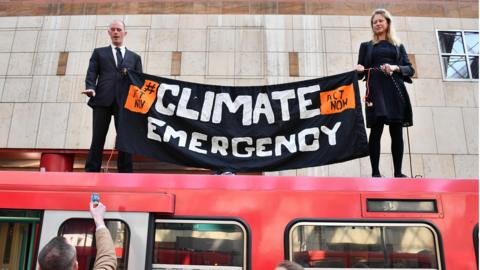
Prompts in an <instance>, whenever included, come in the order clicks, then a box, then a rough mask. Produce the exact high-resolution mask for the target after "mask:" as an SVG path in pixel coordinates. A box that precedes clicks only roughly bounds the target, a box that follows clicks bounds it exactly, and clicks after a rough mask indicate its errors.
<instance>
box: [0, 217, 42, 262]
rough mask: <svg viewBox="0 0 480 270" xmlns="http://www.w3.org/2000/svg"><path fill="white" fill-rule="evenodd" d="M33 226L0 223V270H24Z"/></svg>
mask: <svg viewBox="0 0 480 270" xmlns="http://www.w3.org/2000/svg"><path fill="white" fill-rule="evenodd" d="M33 228H35V225H33V224H28V223H14V222H2V223H0V269H26V268H27V260H28V251H29V242H30V237H31V235H32V233H34V231H33V230H32V229H33Z"/></svg>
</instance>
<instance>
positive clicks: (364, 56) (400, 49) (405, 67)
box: [358, 41, 415, 83]
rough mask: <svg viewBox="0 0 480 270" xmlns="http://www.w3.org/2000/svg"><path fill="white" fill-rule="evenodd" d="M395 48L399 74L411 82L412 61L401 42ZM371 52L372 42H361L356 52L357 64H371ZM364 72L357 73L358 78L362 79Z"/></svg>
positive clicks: (366, 65)
mask: <svg viewBox="0 0 480 270" xmlns="http://www.w3.org/2000/svg"><path fill="white" fill-rule="evenodd" d="M395 49H396V50H397V57H396V61H395V64H396V65H398V67H399V68H400V74H401V75H402V78H403V81H404V82H407V83H412V79H411V77H412V76H413V74H415V70H414V69H413V67H412V63H410V60H409V59H408V54H407V51H406V50H405V47H404V46H403V44H400V45H399V46H395ZM372 53H373V42H372V41H367V42H363V43H362V44H361V45H360V51H359V52H358V64H360V65H362V66H364V67H365V68H370V67H371V64H372ZM364 75H365V74H364V73H363V74H359V77H358V79H362V78H363V76H364Z"/></svg>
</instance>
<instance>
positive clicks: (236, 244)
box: [153, 222, 245, 269]
mask: <svg viewBox="0 0 480 270" xmlns="http://www.w3.org/2000/svg"><path fill="white" fill-rule="evenodd" d="M244 239H245V235H244V233H243V230H242V229H241V228H240V227H239V226H238V225H235V224H212V223H162V222H158V223H156V224H155V246H154V254H153V263H154V264H157V265H156V266H154V268H155V269H170V268H169V267H168V266H165V265H172V264H176V265H185V266H186V267H183V268H182V267H178V266H175V269H192V268H191V267H188V265H210V266H213V267H212V268H214V267H215V266H218V268H216V269H222V267H221V266H224V267H227V266H229V267H232V266H233V267H239V269H242V267H243V264H244V256H245V247H244ZM159 264H161V265H163V266H159ZM202 269H203V268H202ZM209 269H210V268H209Z"/></svg>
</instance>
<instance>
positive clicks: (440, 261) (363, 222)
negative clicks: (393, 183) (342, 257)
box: [283, 218, 446, 270]
mask: <svg viewBox="0 0 480 270" xmlns="http://www.w3.org/2000/svg"><path fill="white" fill-rule="evenodd" d="M301 223H311V224H309V225H318V224H321V223H323V224H331V225H340V226H342V225H343V226H352V225H353V226H355V225H357V226H369V225H370V226H372V225H373V226H375V225H376V226H378V225H379V224H384V225H386V224H405V225H407V224H410V225H420V226H423V227H426V228H427V229H430V231H432V233H433V236H434V240H435V241H436V242H435V250H436V252H437V267H438V270H445V269H446V268H445V256H444V251H443V240H442V235H441V234H440V230H439V229H438V228H437V226H435V224H433V223H431V222H429V221H427V220H392V219H390V220H385V219H315V218H297V219H294V220H292V221H290V222H289V223H288V224H287V226H286V227H285V231H284V235H283V245H284V258H285V260H290V259H291V257H292V256H291V249H290V241H289V240H290V238H291V237H290V236H291V233H292V232H293V229H294V228H295V227H296V226H298V224H301ZM403 227H406V226H403ZM320 269H321V268H320ZM325 269H328V268H325ZM337 269H354V268H337ZM386 269H392V270H395V269H401V268H386Z"/></svg>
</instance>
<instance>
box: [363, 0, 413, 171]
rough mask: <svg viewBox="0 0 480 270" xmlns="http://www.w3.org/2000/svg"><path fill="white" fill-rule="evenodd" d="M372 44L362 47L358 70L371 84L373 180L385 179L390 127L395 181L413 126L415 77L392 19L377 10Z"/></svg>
mask: <svg viewBox="0 0 480 270" xmlns="http://www.w3.org/2000/svg"><path fill="white" fill-rule="evenodd" d="M370 24H371V27H372V32H373V37H372V40H370V41H367V42H364V43H362V44H361V45H360V51H359V55H358V65H357V67H356V70H357V72H358V74H359V78H360V79H362V78H365V80H366V81H367V83H366V84H367V92H366V95H365V111H366V112H365V114H366V120H367V127H368V128H370V129H371V130H370V137H369V150H370V163H371V166H372V177H381V176H382V175H381V174H380V170H379V167H378V164H379V161H380V139H381V137H382V132H383V127H384V125H388V126H389V130H390V137H391V139H392V146H391V150H392V156H393V166H394V176H395V177H407V176H406V175H404V174H403V173H402V159H403V135H402V134H403V132H402V128H403V127H409V126H411V125H412V106H411V104H410V98H409V97H408V93H407V91H406V88H405V84H404V82H407V83H412V79H411V77H412V76H413V74H414V73H415V70H414V69H413V67H412V64H411V63H410V61H409V59H408V55H407V52H406V50H405V47H404V46H403V44H401V43H400V41H399V40H398V38H397V37H396V36H395V30H394V29H395V28H394V26H393V23H392V16H391V15H390V13H389V12H388V11H387V10H385V9H377V10H375V11H374V12H373V14H372V17H371V19H370Z"/></svg>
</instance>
